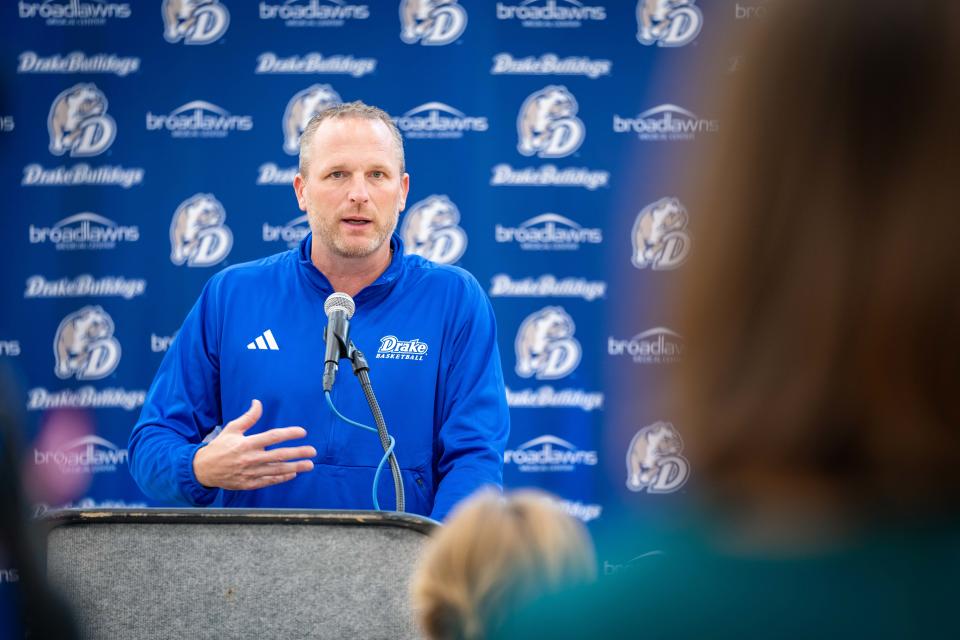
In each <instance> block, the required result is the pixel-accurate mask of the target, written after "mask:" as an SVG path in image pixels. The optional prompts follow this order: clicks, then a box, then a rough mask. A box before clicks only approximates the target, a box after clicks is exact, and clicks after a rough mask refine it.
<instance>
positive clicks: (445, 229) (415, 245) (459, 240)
mask: <svg viewBox="0 0 960 640" xmlns="http://www.w3.org/2000/svg"><path fill="white" fill-rule="evenodd" d="M459 222H460V211H459V210H458V209H457V205H455V204H453V202H451V201H450V198H448V197H447V196H436V195H435V196H430V197H429V198H427V199H425V200H421V201H420V202H418V203H417V204H415V205H413V206H412V207H411V208H410V210H409V211H408V212H407V213H406V215H405V216H404V219H403V225H402V226H401V228H400V236H401V237H402V238H403V244H404V247H405V248H406V252H407V253H413V254H416V255H418V256H423V257H424V258H426V259H427V260H432V261H433V262H437V263H439V264H453V263H454V262H456V261H457V260H459V259H460V256H462V255H463V252H464V251H466V249H467V234H466V233H464V231H463V229H461V228H460V227H459V226H458V224H457V223H459Z"/></svg>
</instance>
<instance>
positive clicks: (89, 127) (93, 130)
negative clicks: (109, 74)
mask: <svg viewBox="0 0 960 640" xmlns="http://www.w3.org/2000/svg"><path fill="white" fill-rule="evenodd" d="M47 129H48V131H49V132H50V153H52V154H54V155H58V156H62V155H63V154H64V153H67V152H69V153H70V155H71V156H79V157H87V156H96V155H99V154H101V153H103V152H104V151H106V150H107V149H108V148H109V147H110V145H111V144H112V143H113V139H114V137H116V134H117V125H116V122H114V120H113V118H111V117H110V116H109V115H107V98H106V96H104V95H103V92H102V91H100V89H98V88H97V86H96V85H95V84H92V83H81V84H77V85H74V86H72V87H70V88H69V89H67V90H66V91H63V92H62V93H60V95H58V96H57V97H56V98H55V99H54V101H53V105H51V107H50V115H49V116H48V118H47Z"/></svg>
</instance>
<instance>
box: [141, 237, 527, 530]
mask: <svg viewBox="0 0 960 640" xmlns="http://www.w3.org/2000/svg"><path fill="white" fill-rule="evenodd" d="M311 242H312V236H309V235H308V236H307V237H306V238H305V239H304V240H303V242H301V244H300V247H299V249H294V250H291V251H287V252H284V253H280V254H277V255H274V256H271V257H268V258H265V259H263V260H258V261H255V262H249V263H245V264H240V265H235V266H233V267H230V268H228V269H224V270H223V271H221V272H219V273H218V274H216V275H215V276H213V277H212V278H211V279H210V281H209V282H208V283H207V284H206V286H205V287H204V289H203V292H202V293H201V295H200V299H199V300H198V301H197V302H196V304H195V305H194V307H193V309H192V310H191V311H190V313H189V314H188V315H187V318H186V320H185V321H184V323H183V327H182V328H181V329H180V332H179V333H178V334H177V337H176V339H175V340H174V341H173V343H172V345H171V347H170V349H169V351H168V352H167V354H166V356H165V357H164V359H163V362H162V363H161V365H160V369H159V371H158V372H157V375H156V378H155V379H154V382H153V385H152V386H151V388H150V391H149V393H148V394H147V398H146V402H145V404H144V406H143V410H142V412H141V414H140V419H139V421H138V422H137V425H136V426H135V427H134V430H133V432H132V434H131V436H130V444H129V454H130V469H131V473H132V474H133V477H134V478H135V480H136V481H137V484H138V485H139V486H140V488H141V489H142V490H143V491H144V493H146V494H147V495H148V496H150V497H151V498H154V499H156V500H160V501H164V502H168V503H179V504H187V505H193V506H206V505H211V504H217V505H222V506H225V507H271V508H283V507H292V508H331V509H332V508H339V509H369V508H372V504H371V495H370V487H371V483H372V481H373V474H374V470H375V469H376V466H377V463H378V462H379V460H380V458H381V456H382V455H383V450H382V448H381V446H380V443H379V440H378V439H377V438H376V437H375V436H374V435H372V434H370V433H367V432H365V431H362V430H360V429H358V428H356V427H353V426H350V425H347V424H344V423H343V422H341V421H340V420H338V419H337V418H336V417H335V416H334V415H333V413H332V412H331V411H330V409H329V407H327V406H326V404H325V402H324V399H323V392H322V385H321V377H322V373H323V353H324V340H323V329H324V327H325V326H326V315H325V314H324V311H323V303H324V301H325V300H326V298H327V296H328V295H329V294H331V293H333V289H332V287H331V285H330V282H329V281H328V280H327V278H326V277H325V276H324V275H323V274H322V273H320V271H318V270H317V269H316V267H314V265H313V263H312V262H311V261H310V249H311ZM391 249H392V250H393V258H392V260H391V263H390V266H389V267H388V268H387V270H386V271H385V272H384V273H383V274H382V275H381V276H380V277H379V278H378V279H377V280H376V281H375V282H373V283H372V284H371V285H369V286H368V287H366V288H365V289H363V290H362V291H361V292H360V293H359V294H357V296H355V298H354V301H355V302H356V306H357V309H356V313H355V315H354V317H353V319H352V320H351V323H350V337H351V339H352V340H353V342H354V343H355V344H356V345H357V348H358V349H360V350H361V351H362V352H363V353H364V354H365V355H366V356H367V359H368V361H369V362H370V377H371V379H372V381H373V385H374V390H375V392H376V395H377V399H378V400H379V402H380V406H381V408H382V410H383V414H384V417H385V419H386V421H387V426H388V428H389V431H390V433H391V435H393V436H394V437H395V438H396V441H397V446H396V456H397V460H398V462H399V463H400V467H401V471H402V475H403V480H404V487H405V490H406V501H407V504H406V510H407V511H408V512H411V513H418V514H422V515H429V516H431V517H433V518H435V519H437V520H441V519H443V518H444V517H445V516H446V515H447V513H448V512H449V511H450V509H451V508H452V507H453V505H454V504H456V503H457V502H458V501H459V500H461V499H462V498H464V497H466V496H467V495H469V494H470V493H472V492H473V491H475V490H476V489H477V488H479V487H480V486H482V485H488V484H491V485H497V486H500V485H502V475H503V450H504V446H505V445H506V440H507V435H508V432H509V428H510V421H509V413H508V409H507V404H506V395H505V391H504V383H503V372H502V369H501V364H500V355H499V352H498V350H497V339H496V324H495V319H494V315H493V310H492V308H491V305H490V302H489V300H488V299H487V297H486V294H485V293H484V291H483V289H482V288H481V287H480V285H479V283H478V282H477V281H476V279H475V278H474V277H473V276H472V275H470V274H469V273H468V272H466V271H464V270H463V269H460V268H458V267H451V266H445V265H437V264H434V263H432V262H429V261H427V260H424V259H423V258H420V257H419V256H405V255H404V254H403V245H402V242H401V240H400V238H399V236H397V235H396V234H394V236H393V237H392V238H391ZM267 329H269V330H270V331H271V332H272V334H273V336H274V338H275V340H276V343H277V345H278V347H279V349H278V350H272V349H250V348H248V344H250V343H251V342H254V341H255V340H256V338H257V337H258V336H261V335H262V334H263V333H264V332H265V331H266V330H267ZM390 336H393V337H395V338H396V339H397V340H401V341H412V340H414V339H417V340H419V341H420V342H421V343H424V344H426V345H427V349H426V353H424V354H419V355H418V354H409V353H407V354H404V353H389V354H385V353H380V352H379V351H380V347H381V345H382V344H383V342H384V339H385V338H388V337H390ZM387 342H388V343H389V342H390V341H389V340H387ZM385 356H387V357H385ZM353 378H354V376H353V373H352V371H351V369H350V366H349V363H347V362H346V361H344V362H343V363H342V366H341V367H340V371H339V373H338V375H337V382H336V384H335V385H334V388H333V393H332V399H333V402H334V405H335V406H336V407H337V409H339V410H340V411H341V412H342V413H343V414H345V415H346V416H347V417H349V418H352V419H354V420H358V421H360V422H364V423H370V424H372V418H371V417H370V412H369V408H368V406H367V403H366V400H365V399H364V396H363V392H362V390H361V388H360V384H359V382H358V381H357V380H355V379H353ZM254 398H257V399H259V400H260V401H261V402H262V403H263V416H262V417H261V419H260V421H259V422H258V423H257V424H256V425H254V426H253V428H251V429H250V431H248V432H247V433H248V435H252V434H254V433H259V432H261V431H264V430H267V429H270V428H273V427H284V426H302V427H304V428H305V429H306V430H307V436H306V438H305V439H304V440H302V441H292V442H287V443H281V444H280V445H278V446H293V445H299V444H310V445H313V446H314V447H315V448H316V450H317V457H316V458H315V459H314V463H315V467H314V470H313V471H310V472H308V473H302V474H300V475H298V476H297V477H296V478H295V479H294V480H292V481H290V482H287V483H283V484H280V485H275V486H272V487H266V488H263V489H257V490H252V491H228V490H223V491H221V490H219V489H210V488H207V487H204V486H203V485H201V484H200V483H199V482H197V479H196V477H195V475H194V473H193V457H194V454H195V453H196V450H197V449H198V448H199V447H200V446H203V444H202V440H203V439H204V438H205V437H206V436H207V435H208V434H209V433H210V432H211V431H212V430H213V429H214V428H215V427H216V426H217V425H222V424H225V423H226V422H228V421H230V420H232V419H234V418H236V417H237V416H239V415H241V414H242V413H244V412H245V411H246V410H247V409H248V408H249V406H250V402H251V400H253V399H254ZM382 478H383V479H382V480H381V483H380V485H381V486H380V487H379V488H378V497H379V501H380V503H381V505H382V506H384V507H385V508H391V507H392V506H393V505H394V497H393V485H392V483H391V482H390V480H389V477H388V476H387V475H386V474H384V476H382Z"/></svg>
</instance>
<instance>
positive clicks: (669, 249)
mask: <svg viewBox="0 0 960 640" xmlns="http://www.w3.org/2000/svg"><path fill="white" fill-rule="evenodd" d="M687 220H688V216H687V210H686V209H684V208H683V205H682V204H680V201H679V200H678V199H677V198H660V199H659V200H657V201H656V202H653V203H651V204H648V205H647V206H646V207H644V208H643V209H641V210H640V213H638V214H637V219H636V221H635V222H634V223H633V232H632V233H631V234H630V238H631V240H632V241H633V258H632V261H633V266H635V267H636V268H637V269H645V268H647V267H650V268H652V269H653V270H655V271H666V270H669V269H676V268H677V267H679V266H680V265H681V264H683V263H684V261H685V260H686V259H687V255H688V254H689V253H690V234H689V233H688V232H687V231H686V227H687Z"/></svg>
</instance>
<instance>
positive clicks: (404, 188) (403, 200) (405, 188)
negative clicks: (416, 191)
mask: <svg viewBox="0 0 960 640" xmlns="http://www.w3.org/2000/svg"><path fill="white" fill-rule="evenodd" d="M409 192H410V174H409V173H405V174H403V177H402V178H400V208H399V209H397V211H403V210H404V209H406V208H407V193H409Z"/></svg>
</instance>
